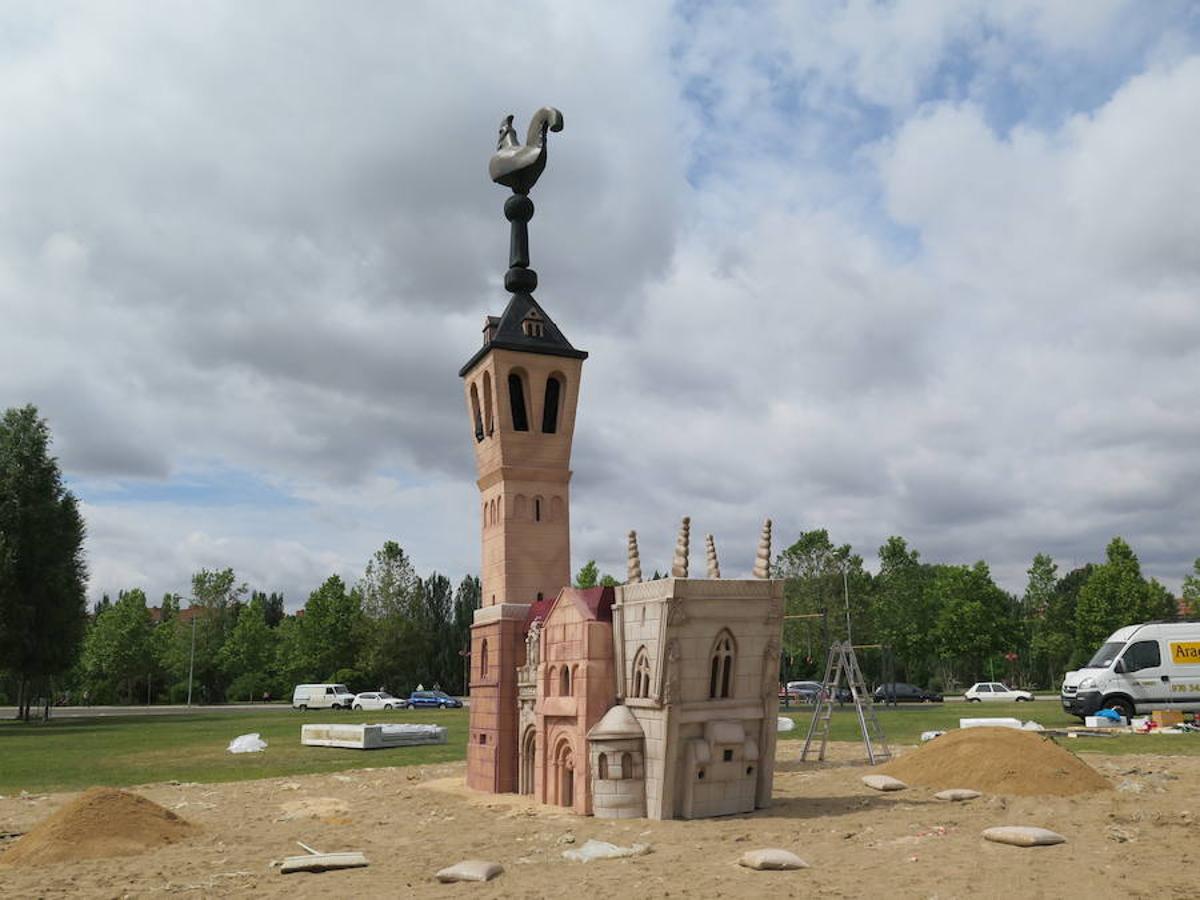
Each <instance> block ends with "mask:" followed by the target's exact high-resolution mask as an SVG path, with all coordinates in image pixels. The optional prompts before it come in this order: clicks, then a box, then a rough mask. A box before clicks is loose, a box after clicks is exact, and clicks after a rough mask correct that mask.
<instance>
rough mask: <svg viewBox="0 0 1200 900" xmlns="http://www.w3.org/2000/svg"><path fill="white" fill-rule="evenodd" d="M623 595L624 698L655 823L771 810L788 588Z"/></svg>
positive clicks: (646, 587)
mask: <svg viewBox="0 0 1200 900" xmlns="http://www.w3.org/2000/svg"><path fill="white" fill-rule="evenodd" d="M616 593H617V597H616V604H615V605H614V607H613V631H614V642H613V643H614V649H615V653H616V669H617V671H618V672H619V673H621V682H620V684H619V685H618V699H619V702H623V703H624V705H625V706H627V707H628V708H629V711H630V713H632V715H633V717H634V718H635V719H636V720H637V722H638V724H639V725H640V726H641V728H642V732H643V734H644V735H645V782H646V783H645V794H646V813H645V814H646V815H647V816H648V817H649V818H652V819H674V818H684V819H691V818H701V817H705V816H714V815H726V814H729V813H736V812H750V811H752V810H753V809H755V808H756V807H764V806H767V805H769V804H770V801H771V788H772V785H773V783H774V758H775V734H776V711H777V706H778V693H777V689H778V677H779V675H778V673H779V642H780V633H781V630H782V624H783V583H782V582H781V581H778V580H769V579H763V580H760V579H695V578H675V577H671V578H663V579H659V580H658V581H648V582H643V583H641V584H626V585H622V586H620V587H618V588H617V589H616Z"/></svg>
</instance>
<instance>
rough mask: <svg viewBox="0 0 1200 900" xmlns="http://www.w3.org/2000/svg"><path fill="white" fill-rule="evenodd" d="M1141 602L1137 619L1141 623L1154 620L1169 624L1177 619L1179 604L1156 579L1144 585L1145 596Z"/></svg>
mask: <svg viewBox="0 0 1200 900" xmlns="http://www.w3.org/2000/svg"><path fill="white" fill-rule="evenodd" d="M1142 602H1143V606H1142V609H1141V610H1140V612H1141V615H1140V616H1139V619H1140V620H1141V621H1143V622H1153V621H1156V620H1158V621H1162V620H1165V621H1168V622H1170V621H1173V620H1175V619H1176V618H1178V617H1179V604H1178V603H1177V602H1176V600H1175V595H1174V594H1172V593H1171V592H1170V591H1169V590H1167V588H1166V587H1165V586H1164V585H1163V584H1162V583H1161V582H1159V580H1158V579H1157V578H1151V579H1150V581H1149V582H1148V583H1147V584H1146V594H1145V596H1144V597H1143V600H1142Z"/></svg>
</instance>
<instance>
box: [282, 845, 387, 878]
mask: <svg viewBox="0 0 1200 900" xmlns="http://www.w3.org/2000/svg"><path fill="white" fill-rule="evenodd" d="M296 843H297V844H300V846H301V847H303V848H304V849H305V850H306V851H308V855H307V856H289V857H287V858H286V859H285V860H284V861H283V864H282V865H281V866H280V867H279V874H281V875H290V874H292V873H293V872H327V871H329V870H331V869H361V868H362V867H363V866H366V865H368V863H367V858H366V857H365V856H363V855H362V854H361V853H322V852H321V851H320V850H314V849H313V848H312V847H310V846H308V845H307V844H301V843H300V841H296Z"/></svg>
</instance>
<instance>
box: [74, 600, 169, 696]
mask: <svg viewBox="0 0 1200 900" xmlns="http://www.w3.org/2000/svg"><path fill="white" fill-rule="evenodd" d="M154 650H155V648H154V643H153V626H152V625H151V622H150V610H148V609H147V608H146V595H145V594H144V593H143V592H142V591H141V590H140V589H138V588H134V589H133V590H129V591H121V592H120V594H118V596H117V602H116V603H114V604H111V605H110V606H109V608H108V609H105V610H104V611H102V612H101V613H100V614H99V615H97V616H96V621H95V623H94V624H93V625H92V627H91V629H90V630H89V631H88V634H87V637H86V639H85V640H84V642H83V656H82V665H83V675H84V678H85V680H86V681H87V684H88V688H89V690H90V691H91V695H92V696H93V697H94V698H95V699H96V700H98V701H103V700H104V699H105V698H106V696H107V695H110V694H112V693H114V692H115V694H116V698H117V699H119V700H120V701H121V702H124V703H132V702H133V701H134V700H135V699H136V692H135V687H136V686H137V684H138V682H141V683H142V684H145V683H146V681H147V679H148V678H149V677H150V676H151V673H152V672H153V670H154V669H155V667H156V660H155V652H154Z"/></svg>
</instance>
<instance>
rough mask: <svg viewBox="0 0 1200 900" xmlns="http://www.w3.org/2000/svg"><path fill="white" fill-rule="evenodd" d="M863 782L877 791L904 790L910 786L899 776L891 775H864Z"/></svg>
mask: <svg viewBox="0 0 1200 900" xmlns="http://www.w3.org/2000/svg"><path fill="white" fill-rule="evenodd" d="M862 782H863V784H865V785H866V786H867V787H869V788H874V789H875V790H877V791H902V790H904V789H905V788H907V787H908V785H907V784H905V783H904V782H903V781H901V780H900V779H899V778H893V777H892V776H891V775H864V776H863V780H862Z"/></svg>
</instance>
